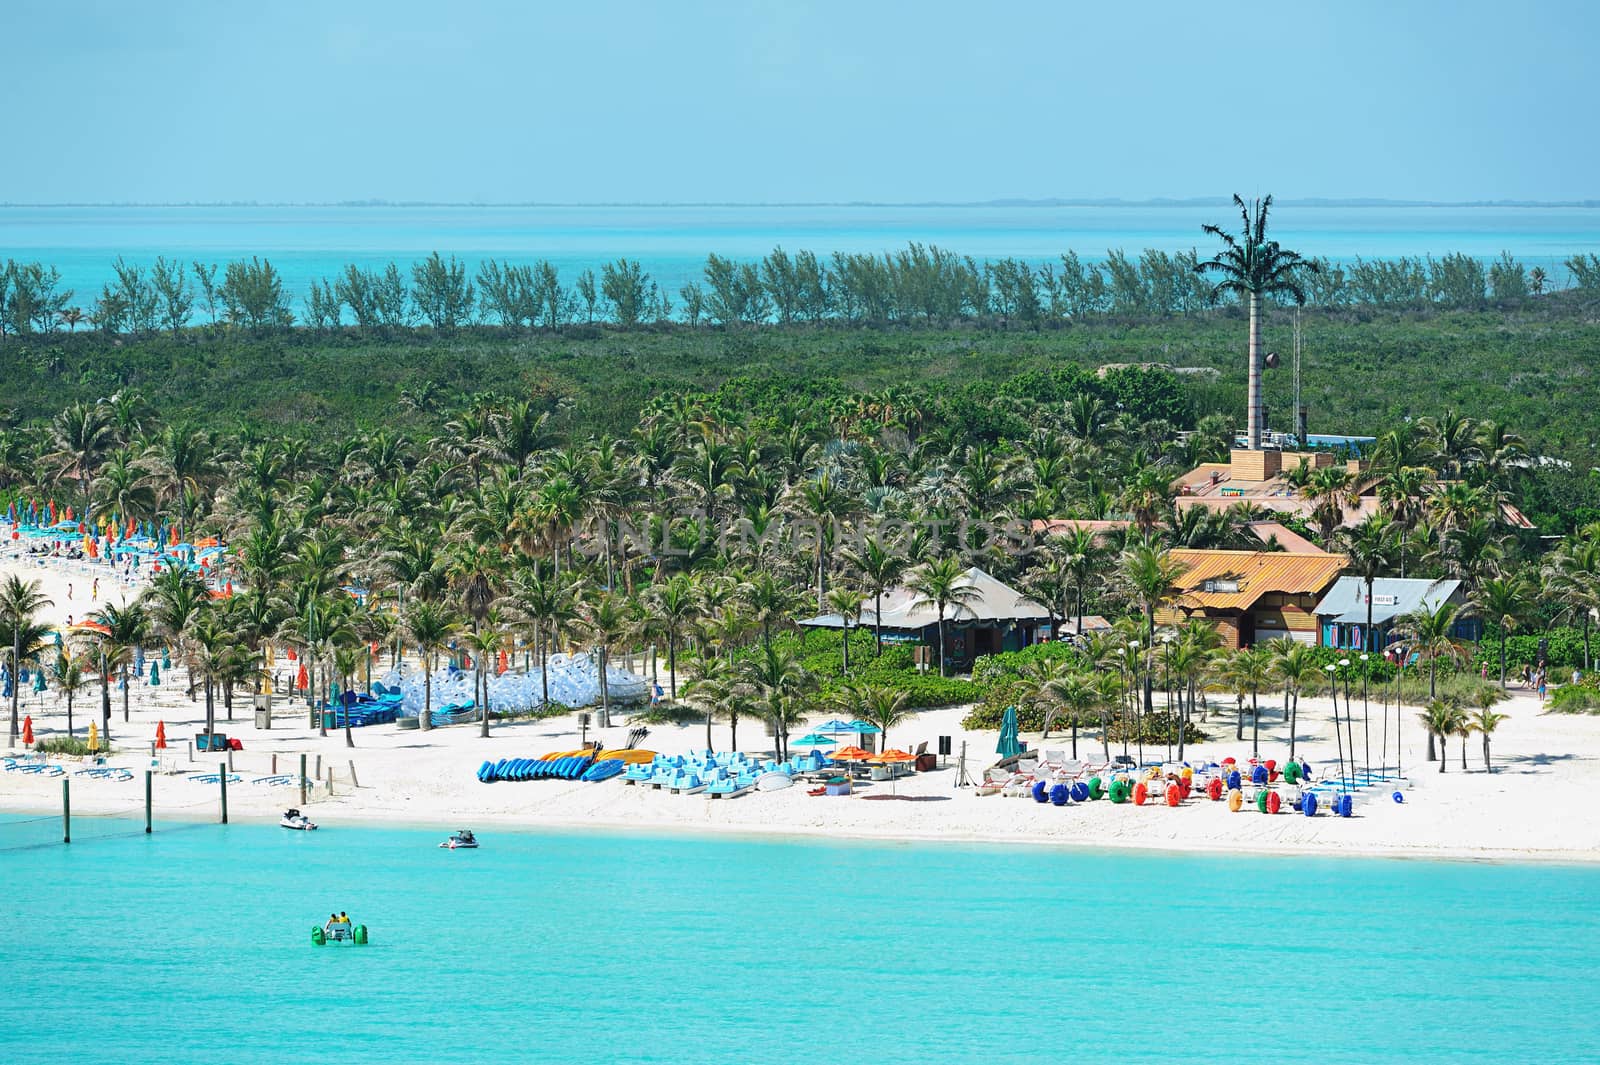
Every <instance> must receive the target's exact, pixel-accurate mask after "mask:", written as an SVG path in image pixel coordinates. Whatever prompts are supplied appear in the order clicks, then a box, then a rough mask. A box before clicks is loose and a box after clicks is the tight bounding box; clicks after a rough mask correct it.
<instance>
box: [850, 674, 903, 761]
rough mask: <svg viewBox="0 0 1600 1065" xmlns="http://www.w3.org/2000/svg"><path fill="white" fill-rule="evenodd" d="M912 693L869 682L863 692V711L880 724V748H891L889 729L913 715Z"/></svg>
mask: <svg viewBox="0 0 1600 1065" xmlns="http://www.w3.org/2000/svg"><path fill="white" fill-rule="evenodd" d="M910 702H911V694H910V693H909V692H904V691H896V690H895V689H894V688H891V687H889V686H888V685H886V684H869V685H867V686H866V687H865V689H864V691H863V692H862V700H861V713H862V716H863V717H865V718H866V719H867V720H868V721H870V722H872V723H873V724H874V725H877V726H878V750H880V751H887V750H888V749H889V730H890V729H892V728H894V727H896V726H898V725H899V724H900V723H901V722H902V721H904V720H905V719H906V718H907V717H909V716H910V715H911V706H910Z"/></svg>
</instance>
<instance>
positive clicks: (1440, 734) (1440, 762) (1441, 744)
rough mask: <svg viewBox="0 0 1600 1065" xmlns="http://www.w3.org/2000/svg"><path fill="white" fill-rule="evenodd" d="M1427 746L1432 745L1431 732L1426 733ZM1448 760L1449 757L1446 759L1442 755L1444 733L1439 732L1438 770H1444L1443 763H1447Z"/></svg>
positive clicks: (1430, 746)
mask: <svg viewBox="0 0 1600 1065" xmlns="http://www.w3.org/2000/svg"><path fill="white" fill-rule="evenodd" d="M1428 746H1429V748H1432V747H1433V734H1432V733H1429V734H1428ZM1448 761H1449V759H1447V758H1446V757H1445V756H1444V733H1442V732H1441V733H1439V772H1441V773H1443V772H1444V767H1445V763H1447V762H1448Z"/></svg>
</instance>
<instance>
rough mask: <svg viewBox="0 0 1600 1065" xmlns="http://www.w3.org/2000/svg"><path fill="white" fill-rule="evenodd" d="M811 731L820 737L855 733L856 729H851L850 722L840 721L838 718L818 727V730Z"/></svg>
mask: <svg viewBox="0 0 1600 1065" xmlns="http://www.w3.org/2000/svg"><path fill="white" fill-rule="evenodd" d="M811 731H812V732H815V733H818V734H819V735H822V734H826V735H838V734H839V733H842V732H854V731H855V729H853V728H851V727H850V722H848V721H840V720H839V719H838V718H834V719H833V720H832V721H829V722H827V723H825V724H821V725H818V726H817V727H816V728H814V729H812V730H811Z"/></svg>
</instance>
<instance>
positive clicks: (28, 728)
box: [22, 714, 33, 747]
mask: <svg viewBox="0 0 1600 1065" xmlns="http://www.w3.org/2000/svg"><path fill="white" fill-rule="evenodd" d="M22 745H23V746H24V747H31V746H33V715H32V714H29V715H28V716H27V717H25V718H23V719H22Z"/></svg>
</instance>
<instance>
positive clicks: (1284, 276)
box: [1195, 193, 1317, 451]
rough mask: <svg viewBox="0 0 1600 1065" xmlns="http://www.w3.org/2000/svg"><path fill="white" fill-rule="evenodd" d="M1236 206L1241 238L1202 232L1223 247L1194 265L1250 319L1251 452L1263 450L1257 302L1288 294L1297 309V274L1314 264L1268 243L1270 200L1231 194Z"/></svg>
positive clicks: (1300, 292) (1301, 293)
mask: <svg viewBox="0 0 1600 1065" xmlns="http://www.w3.org/2000/svg"><path fill="white" fill-rule="evenodd" d="M1233 202H1234V204H1235V205H1236V206H1237V207H1238V208H1239V213H1240V214H1241V215H1242V216H1243V217H1244V232H1243V233H1241V234H1240V235H1239V236H1238V237H1237V238H1235V237H1234V235H1233V234H1232V233H1226V232H1224V231H1223V230H1222V227H1220V226H1211V225H1208V226H1202V227H1201V228H1202V229H1204V230H1205V231H1206V232H1207V233H1209V234H1210V235H1211V236H1213V237H1216V238H1217V239H1218V240H1220V241H1222V244H1223V247H1222V251H1221V252H1220V253H1219V254H1218V255H1217V256H1216V257H1215V258H1213V259H1208V260H1207V261H1205V262H1203V263H1200V264H1198V265H1197V266H1196V267H1195V269H1196V270H1199V271H1200V272H1201V273H1206V272H1213V271H1214V272H1216V273H1220V274H1221V275H1222V280H1221V281H1218V282H1217V284H1216V285H1215V286H1214V287H1213V288H1212V290H1211V292H1212V296H1213V297H1216V296H1220V295H1221V294H1222V293H1224V292H1233V293H1236V294H1238V296H1239V297H1240V298H1241V299H1243V300H1244V301H1245V305H1246V307H1247V308H1248V310H1249V314H1250V411H1249V416H1248V419H1247V422H1246V425H1245V440H1246V444H1245V446H1246V447H1248V448H1249V449H1250V450H1251V451H1258V450H1260V448H1261V430H1262V428H1263V426H1262V422H1263V421H1264V419H1263V417H1262V408H1261V301H1262V300H1263V299H1264V298H1265V297H1267V296H1272V295H1280V294H1288V295H1290V296H1293V297H1294V300H1295V302H1296V303H1300V304H1303V303H1305V301H1306V294H1305V290H1304V289H1302V288H1301V287H1300V282H1299V274H1300V272H1301V271H1303V270H1309V271H1312V272H1313V273H1314V272H1315V271H1316V269H1317V264H1316V263H1314V262H1310V261H1308V260H1306V259H1302V258H1301V257H1300V253H1299V252H1295V251H1289V250H1288V249H1287V248H1280V247H1279V246H1278V242H1277V241H1275V240H1268V239H1267V209H1268V208H1269V207H1271V206H1272V197H1271V196H1268V197H1266V198H1265V199H1261V200H1255V201H1253V202H1251V203H1245V202H1244V200H1242V199H1240V198H1239V194H1238V193H1234V196H1233Z"/></svg>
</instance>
